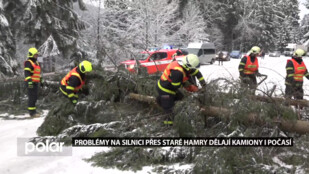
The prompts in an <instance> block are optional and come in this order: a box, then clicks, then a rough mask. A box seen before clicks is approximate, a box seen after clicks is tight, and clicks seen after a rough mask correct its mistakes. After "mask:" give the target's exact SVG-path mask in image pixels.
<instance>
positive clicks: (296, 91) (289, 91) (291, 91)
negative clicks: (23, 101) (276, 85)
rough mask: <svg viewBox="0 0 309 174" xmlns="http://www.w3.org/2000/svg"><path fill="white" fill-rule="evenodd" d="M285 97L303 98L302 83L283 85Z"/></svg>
mask: <svg viewBox="0 0 309 174" xmlns="http://www.w3.org/2000/svg"><path fill="white" fill-rule="evenodd" d="M285 97H286V98H289V99H292V97H293V99H299V100H302V99H303V98H304V90H303V84H302V83H301V84H300V83H298V84H297V86H296V85H293V86H291V85H285Z"/></svg>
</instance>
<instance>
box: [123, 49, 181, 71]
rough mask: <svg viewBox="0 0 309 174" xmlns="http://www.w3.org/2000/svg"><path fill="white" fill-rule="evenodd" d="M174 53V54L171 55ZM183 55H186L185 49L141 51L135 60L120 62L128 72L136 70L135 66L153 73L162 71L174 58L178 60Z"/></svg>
mask: <svg viewBox="0 0 309 174" xmlns="http://www.w3.org/2000/svg"><path fill="white" fill-rule="evenodd" d="M175 53H176V56H173V55H174V54H175ZM184 55H186V53H185V51H181V50H180V49H160V50H157V51H143V52H141V53H140V55H138V56H136V58H135V60H134V59H133V60H126V61H123V62H121V63H120V64H122V65H124V67H125V68H126V69H127V70H129V71H130V72H136V68H137V67H145V68H146V69H147V73H148V74H154V73H157V72H163V71H164V70H165V68H166V67H167V65H168V64H169V63H171V62H172V61H174V60H180V59H181V58H182V57H183V56H184ZM138 57H139V58H140V59H139V58H138ZM137 61H138V62H137Z"/></svg>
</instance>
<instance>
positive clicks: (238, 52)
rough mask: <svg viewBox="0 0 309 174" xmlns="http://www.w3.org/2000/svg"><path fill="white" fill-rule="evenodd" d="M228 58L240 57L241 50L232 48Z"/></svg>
mask: <svg viewBox="0 0 309 174" xmlns="http://www.w3.org/2000/svg"><path fill="white" fill-rule="evenodd" d="M230 58H234V59H241V52H240V51H239V50H233V51H232V52H231V53H230Z"/></svg>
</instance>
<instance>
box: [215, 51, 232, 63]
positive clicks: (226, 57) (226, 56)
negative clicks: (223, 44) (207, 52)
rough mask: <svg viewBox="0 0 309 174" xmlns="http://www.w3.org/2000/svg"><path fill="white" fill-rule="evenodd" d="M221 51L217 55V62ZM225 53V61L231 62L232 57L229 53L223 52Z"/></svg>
mask: <svg viewBox="0 0 309 174" xmlns="http://www.w3.org/2000/svg"><path fill="white" fill-rule="evenodd" d="M220 52H221V51H219V52H218V54H216V60H219V54H220ZM222 53H223V57H222V58H223V61H230V56H229V52H227V51H222Z"/></svg>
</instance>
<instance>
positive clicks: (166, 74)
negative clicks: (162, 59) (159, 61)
mask: <svg viewBox="0 0 309 174" xmlns="http://www.w3.org/2000/svg"><path fill="white" fill-rule="evenodd" d="M171 70H177V71H180V72H182V74H183V78H182V82H185V81H187V80H188V79H189V77H187V75H186V72H185V71H184V69H183V67H181V66H180V65H179V63H178V62H177V61H173V62H172V63H170V64H169V65H167V67H166V69H165V70H164V72H163V74H162V76H161V80H164V81H165V80H168V81H169V82H172V80H171V79H170V75H171Z"/></svg>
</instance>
